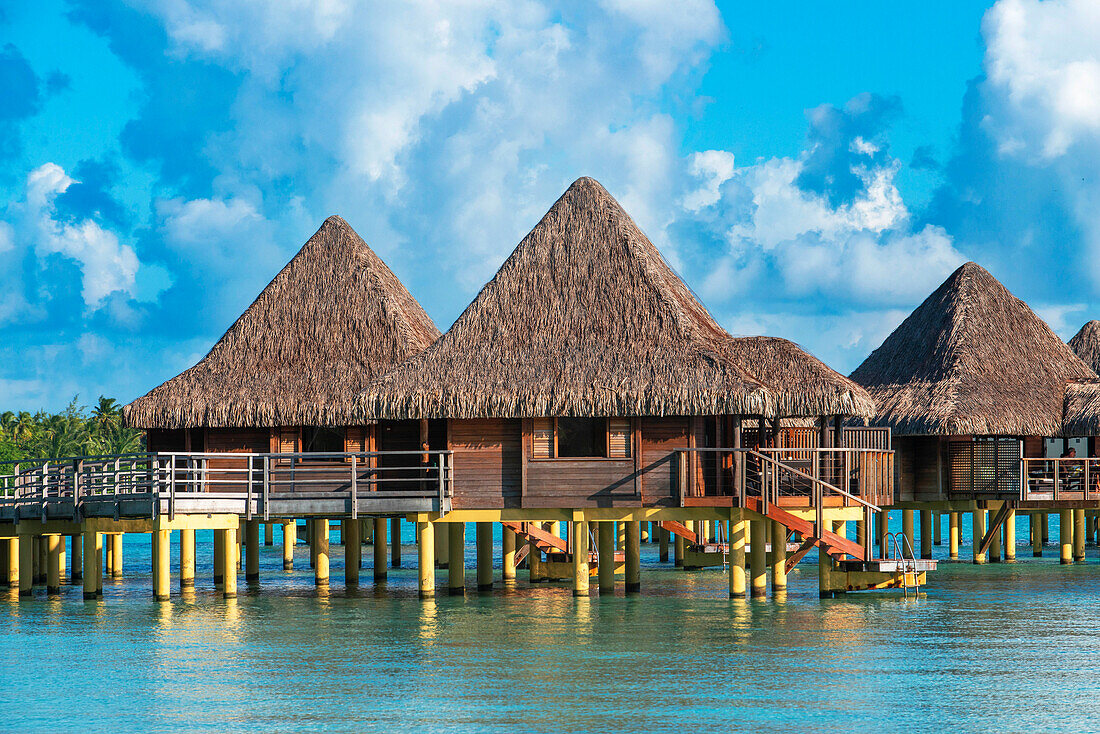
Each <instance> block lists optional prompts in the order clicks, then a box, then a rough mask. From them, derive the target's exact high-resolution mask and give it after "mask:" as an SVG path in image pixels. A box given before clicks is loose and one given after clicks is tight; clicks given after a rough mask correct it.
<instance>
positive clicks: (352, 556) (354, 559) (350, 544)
mask: <svg viewBox="0 0 1100 734" xmlns="http://www.w3.org/2000/svg"><path fill="white" fill-rule="evenodd" d="M344 527H346V528H347V535H345V536H344V586H346V587H355V586H358V585H359V567H360V566H361V565H363V538H362V536H361V535H360V534H359V531H360V529H361V528H362V527H363V526H362V525H361V524H360V522H359V521H358V520H345V521H344ZM417 542H419V539H418V540H417Z"/></svg>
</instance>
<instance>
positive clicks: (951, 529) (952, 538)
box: [947, 512, 959, 561]
mask: <svg viewBox="0 0 1100 734" xmlns="http://www.w3.org/2000/svg"><path fill="white" fill-rule="evenodd" d="M947 555H948V557H949V558H950V559H951V560H952V561H957V560H959V513H957V512H950V513H948V514H947Z"/></svg>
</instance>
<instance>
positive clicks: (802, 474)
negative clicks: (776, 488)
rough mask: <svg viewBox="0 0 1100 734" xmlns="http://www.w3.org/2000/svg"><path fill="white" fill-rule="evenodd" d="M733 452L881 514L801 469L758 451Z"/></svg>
mask: <svg viewBox="0 0 1100 734" xmlns="http://www.w3.org/2000/svg"><path fill="white" fill-rule="evenodd" d="M734 450H735V451H742V452H747V453H748V454H749V455H750V456H755V457H756V458H758V459H760V460H762V461H765V462H768V463H769V464H772V465H774V466H776V467H778V468H781V469H784V470H786V471H789V472H791V473H792V474H795V475H797V476H799V477H802V478H803V479H808V480H810V482H811V483H812V484H813V485H815V486H819V487H821V488H822V489H827V490H829V491H831V492H836V493H837V494H839V495H843V496H844V497H847V498H848V499H850V500H852V501H854V502H856V503H857V504H860V505H863V506H864V507H865V508H866V509H868V510H870V511H871V512H881V511H882V508H881V507H879V506H878V505H876V504H874V503H871V502H868V501H867V500H865V499H863V498H862V497H858V496H856V495H854V494H852V493H850V492H846V491H844V490H843V489H841V488H840V487H837V486H836V485H833V484H829V483H828V482H826V481H825V480H824V479H820V478H818V477H815V476H813V475H810V474H807V473H806V472H804V471H802V470H801V469H798V468H796V467H793V466H791V465H790V464H785V463H783V462H782V461H779V460H778V459H775V458H773V457H771V456H768V455H766V454H762V453H760V452H759V451H757V450H756V449H734Z"/></svg>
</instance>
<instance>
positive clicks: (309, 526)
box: [306, 520, 317, 568]
mask: <svg viewBox="0 0 1100 734" xmlns="http://www.w3.org/2000/svg"><path fill="white" fill-rule="evenodd" d="M316 537H317V533H316V531H315V529H314V527H313V520H306V542H307V543H309V567H310V568H313V566H314V564H316V563H317V543H316Z"/></svg>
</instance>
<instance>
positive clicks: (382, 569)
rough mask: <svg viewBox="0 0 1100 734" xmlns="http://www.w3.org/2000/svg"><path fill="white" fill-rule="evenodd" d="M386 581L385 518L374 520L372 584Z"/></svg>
mask: <svg viewBox="0 0 1100 734" xmlns="http://www.w3.org/2000/svg"><path fill="white" fill-rule="evenodd" d="M385 580H386V518H384V517H376V518H375V519H374V582H375V583H378V582H379V581H385Z"/></svg>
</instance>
